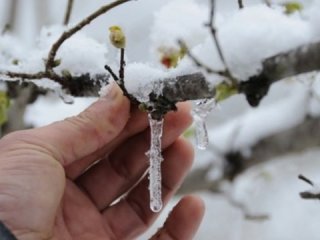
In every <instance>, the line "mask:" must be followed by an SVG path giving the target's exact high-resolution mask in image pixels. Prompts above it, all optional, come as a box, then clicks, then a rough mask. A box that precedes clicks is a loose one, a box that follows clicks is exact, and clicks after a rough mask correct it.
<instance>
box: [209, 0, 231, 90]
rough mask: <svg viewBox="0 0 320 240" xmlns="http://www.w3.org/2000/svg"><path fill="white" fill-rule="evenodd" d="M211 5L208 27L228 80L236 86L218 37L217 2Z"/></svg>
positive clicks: (212, 1)
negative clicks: (216, 22)
mask: <svg viewBox="0 0 320 240" xmlns="http://www.w3.org/2000/svg"><path fill="white" fill-rule="evenodd" d="M210 3H211V5H210V15H209V22H208V24H207V26H208V27H209V29H210V32H211V36H212V38H213V41H214V43H215V45H216V47H217V50H218V53H219V57H220V59H221V61H222V63H223V64H224V67H225V69H226V70H225V72H226V75H227V76H228V79H229V80H230V81H231V83H232V84H233V85H236V81H235V79H234V78H233V77H232V74H231V72H230V70H229V68H228V65H227V62H226V60H225V57H224V55H223V52H222V48H221V44H220V42H219V39H218V36H217V29H216V27H215V11H216V1H215V0H211V1H210Z"/></svg>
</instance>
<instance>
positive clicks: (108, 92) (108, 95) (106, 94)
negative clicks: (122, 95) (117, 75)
mask: <svg viewBox="0 0 320 240" xmlns="http://www.w3.org/2000/svg"><path fill="white" fill-rule="evenodd" d="M118 93H119V90H118V86H117V84H116V83H115V82H110V83H109V84H108V85H106V86H104V87H102V88H101V89H100V91H99V95H100V97H101V98H104V99H108V100H113V99H115V98H116V97H117V95H118Z"/></svg>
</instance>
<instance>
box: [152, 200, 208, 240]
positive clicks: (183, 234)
mask: <svg viewBox="0 0 320 240" xmlns="http://www.w3.org/2000/svg"><path fill="white" fill-rule="evenodd" d="M204 208H205V207H204V202H203V201H202V200H201V199H200V198H198V197H194V196H187V197H184V198H183V199H181V200H180V202H179V203H178V204H177V205H176V206H175V207H174V209H173V210H172V212H171V213H170V215H169V217H168V218H167V220H166V222H165V223H164V225H163V227H162V228H160V229H159V230H158V232H157V233H156V234H155V235H154V236H153V237H152V238H151V239H150V240H156V239H157V240H192V239H193V237H194V235H195V234H196V232H197V230H198V228H199V225H200V223H201V220H202V218H203V215H204Z"/></svg>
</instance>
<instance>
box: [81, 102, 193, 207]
mask: <svg viewBox="0 0 320 240" xmlns="http://www.w3.org/2000/svg"><path fill="white" fill-rule="evenodd" d="M191 121H192V119H191V116H190V107H189V105H181V106H180V107H179V111H178V112H172V113H169V114H168V116H166V117H165V123H164V133H163V139H162V147H163V149H164V148H166V147H168V146H169V145H171V144H172V143H173V142H174V141H175V140H176V139H177V138H178V137H179V136H180V135H181V134H182V133H183V131H184V130H185V129H186V128H187V127H188V126H189V125H190V124H191ZM149 135H150V131H149V129H148V130H145V131H144V132H142V133H140V134H138V135H136V136H134V137H132V138H130V139H129V140H128V141H126V142H125V143H123V144H122V145H121V147H119V148H117V149H116V150H115V151H114V153H112V154H111V155H110V157H109V159H105V160H103V161H101V162H100V163H98V164H96V165H95V166H93V167H92V168H91V169H89V170H88V171H87V172H86V173H84V174H83V175H82V176H80V177H79V178H78V179H77V183H78V184H79V186H80V187H81V188H82V189H84V190H85V192H86V193H88V195H89V197H90V198H91V199H92V201H93V202H94V203H95V204H96V206H97V208H98V209H99V210H102V209H104V208H105V207H106V206H108V205H109V204H110V203H111V202H112V201H114V199H116V198H117V197H119V196H120V195H122V194H123V193H124V192H126V191H127V190H128V189H130V188H131V187H132V186H133V185H134V184H135V183H136V182H137V181H138V180H139V179H140V177H141V175H142V174H143V173H144V172H145V171H146V169H147V167H148V159H147V157H146V155H145V153H146V151H147V150H148V149H149V146H150V140H149V139H150V136H149Z"/></svg>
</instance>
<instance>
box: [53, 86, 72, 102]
mask: <svg viewBox="0 0 320 240" xmlns="http://www.w3.org/2000/svg"><path fill="white" fill-rule="evenodd" d="M56 93H57V94H58V95H59V97H60V98H61V99H62V101H63V102H64V103H65V104H73V103H74V99H73V97H72V96H71V95H69V94H67V93H66V92H65V91H64V90H62V89H60V88H59V89H56Z"/></svg>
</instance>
